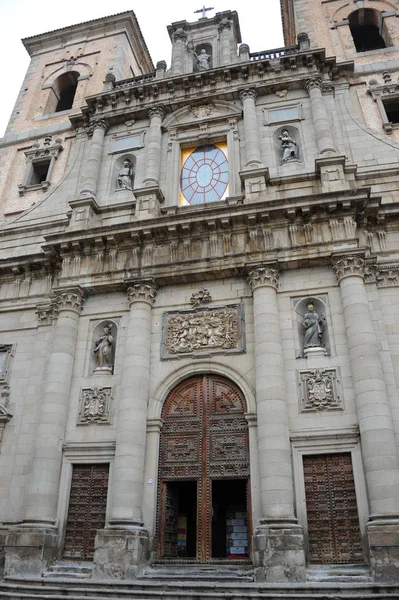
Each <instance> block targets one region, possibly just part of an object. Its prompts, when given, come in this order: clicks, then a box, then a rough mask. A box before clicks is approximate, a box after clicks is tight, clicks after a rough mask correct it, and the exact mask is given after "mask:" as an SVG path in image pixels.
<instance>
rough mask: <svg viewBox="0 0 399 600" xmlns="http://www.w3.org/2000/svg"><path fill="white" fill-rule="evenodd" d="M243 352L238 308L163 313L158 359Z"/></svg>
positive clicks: (239, 307) (240, 316) (243, 334)
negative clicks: (159, 356) (159, 357)
mask: <svg viewBox="0 0 399 600" xmlns="http://www.w3.org/2000/svg"><path fill="white" fill-rule="evenodd" d="M244 351H245V327H244V313H243V307H242V306H241V305H233V306H224V307H221V308H214V309H205V308H198V309H196V310H191V311H176V312H170V313H164V315H163V326H162V344H161V358H162V359H168V358H177V357H178V356H181V355H194V356H196V355H200V356H201V355H203V354H204V353H205V354H209V353H212V354H213V353H232V352H233V353H235V352H244Z"/></svg>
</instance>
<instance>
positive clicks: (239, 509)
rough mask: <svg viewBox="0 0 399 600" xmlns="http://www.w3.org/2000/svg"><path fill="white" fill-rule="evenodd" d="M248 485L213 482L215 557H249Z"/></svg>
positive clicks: (238, 480) (213, 546) (242, 480)
mask: <svg viewBox="0 0 399 600" xmlns="http://www.w3.org/2000/svg"><path fill="white" fill-rule="evenodd" d="M247 482H248V480H244V479H237V480H234V479H230V480H227V481H226V480H216V481H212V558H232V559H234V558H235V559H245V558H248V556H249V552H248V551H249V542H248V510H247Z"/></svg>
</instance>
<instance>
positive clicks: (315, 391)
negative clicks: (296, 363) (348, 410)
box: [299, 369, 343, 412]
mask: <svg viewBox="0 0 399 600" xmlns="http://www.w3.org/2000/svg"><path fill="white" fill-rule="evenodd" d="M299 385H300V388H301V412H316V411H321V410H343V405H342V400H341V394H340V381H339V379H338V377H337V371H336V370H335V369H314V370H311V371H300V372H299Z"/></svg>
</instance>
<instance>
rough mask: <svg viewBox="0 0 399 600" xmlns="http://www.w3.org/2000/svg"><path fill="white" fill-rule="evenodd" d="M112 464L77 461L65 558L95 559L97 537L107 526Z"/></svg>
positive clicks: (71, 495) (73, 476) (70, 498)
mask: <svg viewBox="0 0 399 600" xmlns="http://www.w3.org/2000/svg"><path fill="white" fill-rule="evenodd" d="M108 476H109V464H94V465H73V470H72V482H71V493H70V497H69V507H68V518H67V525H66V532H65V541H64V553H63V556H64V558H70V559H74V560H92V559H93V556H94V539H95V537H96V532H97V530H98V529H104V526H105V513H106V509H107V492H108Z"/></svg>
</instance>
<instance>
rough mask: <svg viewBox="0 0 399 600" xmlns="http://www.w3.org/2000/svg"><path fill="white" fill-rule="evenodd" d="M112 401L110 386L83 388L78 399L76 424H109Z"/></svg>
mask: <svg viewBox="0 0 399 600" xmlns="http://www.w3.org/2000/svg"><path fill="white" fill-rule="evenodd" d="M112 402H113V398H112V388H111V387H93V388H83V389H82V391H81V394H80V400H79V413H78V419H77V423H78V425H91V424H92V423H97V424H105V425H107V424H109V423H110V422H111V405H112Z"/></svg>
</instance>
